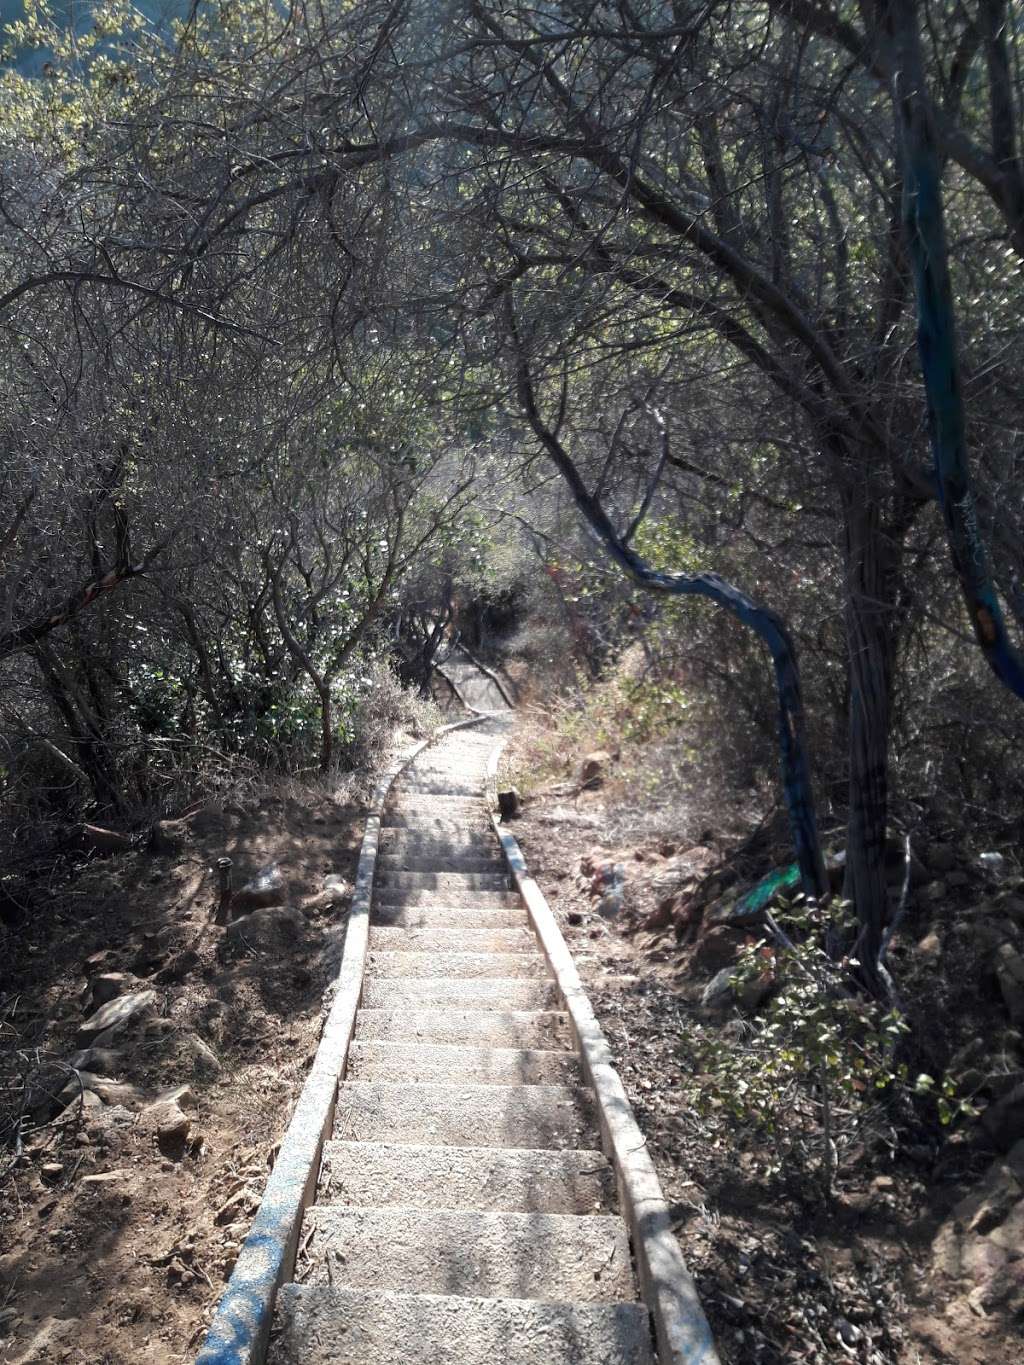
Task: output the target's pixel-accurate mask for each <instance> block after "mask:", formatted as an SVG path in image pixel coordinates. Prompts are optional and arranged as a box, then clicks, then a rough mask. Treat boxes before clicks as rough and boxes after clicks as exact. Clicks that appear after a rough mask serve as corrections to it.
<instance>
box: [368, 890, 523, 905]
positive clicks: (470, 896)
mask: <svg viewBox="0 0 1024 1365" xmlns="http://www.w3.org/2000/svg"><path fill="white" fill-rule="evenodd" d="M373 903H374V905H399V906H401V905H450V906H464V907H465V908H466V909H472V910H517V909H520V908H521V907H522V904H523V902H522V900H521V899H520V897H519V896H518V895H516V894H515V893H514V892H512V891H491V890H476V889H468V888H467V889H466V890H464V891H463V890H459V889H458V887H456V886H454V885H451V886H444V887H440V888H437V889H434V888H427V887H391V886H378V887H376V888H375V889H374V893H373Z"/></svg>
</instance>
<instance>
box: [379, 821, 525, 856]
mask: <svg viewBox="0 0 1024 1365" xmlns="http://www.w3.org/2000/svg"><path fill="white" fill-rule="evenodd" d="M380 847H381V851H382V852H383V853H401V852H404V851H408V852H411V853H416V854H418V855H423V856H426V855H427V854H431V853H436V854H438V855H439V856H440V857H444V856H446V855H447V854H450V853H466V852H470V851H472V853H473V854H474V856H476V855H477V854H479V855H480V856H483V854H484V853H494V854H495V856H496V857H497V856H498V855H497V853H496V852H495V850H496V849H497V847H498V845H497V842H496V841H495V838H494V832H493V831H492V830H473V829H464V830H462V831H461V833H460V834H456V835H455V836H454V837H452V838H448V837H441V836H439V835H436V834H431V833H430V832H429V830H418V829H401V828H395V827H392V826H388V827H386V828H385V829H384V830H382V832H381V843H380ZM499 861H501V860H500V858H499Z"/></svg>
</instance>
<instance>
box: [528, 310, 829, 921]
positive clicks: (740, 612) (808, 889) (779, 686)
mask: <svg viewBox="0 0 1024 1365" xmlns="http://www.w3.org/2000/svg"><path fill="white" fill-rule="evenodd" d="M505 310H506V311H505V320H506V325H507V329H508V333H509V337H510V339H511V341H512V343H513V348H514V352H515V368H516V386H517V390H518V395H519V401H520V403H521V405H522V408H523V411H524V413H525V414H526V417H527V420H528V421H529V423H530V426H531V428H532V429H533V431H534V434H535V435H536V436H537V437H538V439H539V440H540V441H541V443H542V445H543V446H544V448H545V450H546V451H547V453H548V455H549V457H550V459H551V462H552V463H553V464H554V466H555V468H556V469H557V470H558V472H559V473H560V474H561V476H562V478H563V479H564V480H565V482H566V484H567V485H568V487H569V490H570V492H571V493H572V496H573V500H574V502H575V503H576V506H577V508H578V509H579V511H580V512H581V514H582V515H583V517H584V519H585V521H586V523H587V525H588V526H589V528H590V530H591V531H592V532H593V534H594V535H595V536H596V537H597V539H598V540H599V541H600V543H601V545H602V547H603V548H604V550H605V552H606V553H607V554H608V555H609V557H610V558H611V559H612V560H613V561H614V562H615V563H616V564H617V565H618V566H619V568H620V569H622V570H623V572H624V573H626V574H627V575H628V576H629V577H630V578H631V579H632V580H633V581H634V582H635V583H637V584H639V585H640V586H641V587H642V588H646V589H647V590H648V591H649V592H655V593H662V594H666V595H670V596H679V597H682V596H696V597H706V598H707V599H708V600H709V601H711V602H714V603H715V604H716V606H719V607H722V608H724V609H725V610H726V611H727V612H728V613H729V614H730V616H734V617H735V618H736V619H737V620H738V621H741V622H742V623H743V624H744V625H745V626H748V627H749V628H750V629H751V630H753V631H754V632H755V633H756V634H757V635H758V636H760V638H761V639H762V640H763V641H764V643H765V644H766V645H767V647H768V652H769V654H770V655H771V658H772V664H773V667H774V670H775V685H776V696H777V702H778V712H777V715H778V734H779V748H780V753H781V760H782V785H783V791H784V794H785V799H786V806H787V809H788V812H789V821H790V827H791V829H792V833H793V845H794V849H795V852H796V857H797V865H798V866H799V869H800V882H801V885H802V887H803V890H804V892H805V893H806V894H807V895H808V896H810V897H812V898H814V899H816V900H818V899H821V898H823V897H824V896H825V895H826V893H827V891H828V880H827V878H826V875H825V863H824V859H823V858H822V854H821V843H820V841H819V838H818V823H817V816H816V814H815V804H814V789H813V786H812V784H811V766H810V761H809V758H808V750H807V739H806V735H805V732H804V708H803V691H802V688H801V685H800V668H799V664H798V662H797V653H796V647H795V645H794V644H793V640H792V637H791V636H790V634H789V631H788V630H787V629H786V626H785V623H784V622H783V620H782V618H781V617H780V616H779V615H778V613H776V612H774V611H771V610H770V609H769V608H768V607H763V606H760V605H759V604H758V603H757V602H755V601H753V599H752V598H750V597H748V596H747V595H746V593H744V592H741V591H740V590H739V588H736V587H734V586H733V585H732V584H731V583H727V582H726V581H725V579H724V578H720V577H719V576H718V574H714V573H704V574H692V575H691V574H681V573H666V572H663V571H662V570H659V569H654V568H652V567H651V566H650V565H649V564H647V563H645V561H644V560H643V559H642V558H641V557H640V555H638V554H637V553H636V551H635V550H634V549H632V548H631V546H630V545H629V543H628V538H627V537H623V536H621V535H620V534H619V533H618V532H617V531H616V529H615V527H614V526H613V524H612V522H611V519H610V517H609V516H608V514H607V512H606V511H605V509H604V507H603V506H602V505H601V503H600V502H599V501H598V500H597V498H595V497H594V496H593V495H592V494H591V493H590V491H589V489H588V488H587V486H586V484H585V483H584V481H583V478H582V476H581V475H580V471H579V469H578V468H577V467H576V464H575V462H574V461H573V459H572V457H571V455H570V454H569V452H568V451H567V450H566V448H565V447H564V445H563V444H562V442H561V441H560V440H559V439H558V436H557V435H556V433H555V432H554V431H553V430H552V429H551V428H550V427H549V426H548V425H547V424H546V423H545V422H544V420H543V418H542V417H541V414H540V409H539V407H538V405H537V399H536V394H535V391H534V384H533V378H532V375H531V373H530V368H529V363H528V360H527V354H526V349H525V346H524V344H523V341H522V338H521V336H520V332H519V327H518V323H517V319H516V316H515V311H514V308H513V304H512V299H511V295H510V294H508V293H507V294H506V295H505Z"/></svg>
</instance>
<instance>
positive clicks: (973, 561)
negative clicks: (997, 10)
mask: <svg viewBox="0 0 1024 1365" xmlns="http://www.w3.org/2000/svg"><path fill="white" fill-rule="evenodd" d="M989 17H990V18H991V16H989ZM888 22H889V25H890V30H891V32H890V36H891V41H892V43H893V47H894V62H893V69H894V71H895V72H896V79H895V89H894V92H893V93H894V102H895V107H896V126H897V130H898V133H899V138H900V147H901V160H902V166H901V170H902V173H903V233H904V239H905V241H906V244H907V255H908V257H909V258H910V263H911V266H912V268H913V274H914V291H915V295H916V298H917V343H918V353H919V355H920V359H921V374H922V377H923V379H924V388H925V397H926V401H927V406H928V425H929V428H930V432H931V440H932V454H933V457H934V461H935V475H936V481H937V483H938V486H939V496H940V499H941V502H942V511H943V515H944V517H945V522H946V536H947V540H948V542H949V548H950V553H951V556H952V559H953V567H954V569H955V570H956V575H957V578H958V580H959V583H960V590H961V593H962V594H963V598H964V601H965V602H966V604H967V611H968V615H969V617H970V621H971V626H972V628H973V630H974V636H975V639H976V640H977V642H978V645H979V647H980V649H981V652H982V654H983V656H984V657H985V659H986V660H987V662H988V664H989V666H990V668H991V669H992V671H993V672H994V673H995V675H996V677H997V678H998V679H999V681H1000V682H1002V683H1003V684H1004V685H1005V686H1006V687H1008V688H1009V689H1010V691H1011V692H1013V693H1015V694H1016V695H1017V696H1018V697H1021V698H1024V658H1022V657H1021V654H1020V651H1019V650H1017V649H1015V648H1014V646H1013V643H1012V642H1011V640H1010V637H1009V633H1008V631H1007V629H1006V620H1005V617H1004V615H1003V610H1002V605H1001V603H1000V601H999V596H998V594H997V592H996V588H995V585H994V583H993V581H992V574H991V571H990V569H989V563H988V555H987V553H986V549H985V543H984V541H983V540H982V538H981V532H980V530H979V527H978V512H977V502H976V499H975V496H974V490H973V487H972V481H971V474H970V465H969V462H968V451H967V424H966V414H965V409H964V396H963V385H962V383H961V379H960V360H959V353H958V348H957V337H956V313H955V309H954V306H953V289H952V285H951V283H950V277H949V250H948V247H947V244H946V227H945V217H944V212H943V205H942V167H941V162H940V159H939V153H938V148H937V145H936V139H935V130H934V128H933V126H932V121H931V116H930V114H929V109H928V101H927V99H926V98H925V96H926V93H927V92H926V89H925V74H924V58H923V55H922V49H921V35H920V29H919V22H918V4H917V0H890V3H889V10H888ZM995 36H998V35H991V34H990V38H992V37H995ZM1004 150H1005V149H1004ZM1009 150H1010V154H1011V155H1012V154H1013V146H1012V140H1011V147H1010V149H1009Z"/></svg>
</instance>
